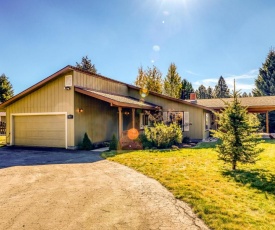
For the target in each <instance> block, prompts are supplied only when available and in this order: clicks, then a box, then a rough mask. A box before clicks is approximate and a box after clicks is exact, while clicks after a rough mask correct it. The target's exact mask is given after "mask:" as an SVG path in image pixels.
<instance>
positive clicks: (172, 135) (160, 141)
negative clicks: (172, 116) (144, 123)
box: [142, 122, 182, 148]
mask: <svg viewBox="0 0 275 230" xmlns="http://www.w3.org/2000/svg"><path fill="white" fill-rule="evenodd" d="M144 133H145V136H146V139H147V142H149V143H152V145H153V146H152V147H157V148H170V147H171V146H172V145H174V144H177V143H181V141H182V131H181V128H180V126H179V125H177V124H176V123H172V124H170V125H165V124H164V123H163V122H160V123H155V124H154V126H153V127H145V129H144ZM142 144H143V143H142Z"/></svg>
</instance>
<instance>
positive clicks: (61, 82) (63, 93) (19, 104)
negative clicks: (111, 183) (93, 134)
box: [6, 72, 75, 146]
mask: <svg viewBox="0 0 275 230" xmlns="http://www.w3.org/2000/svg"><path fill="white" fill-rule="evenodd" d="M68 74H71V75H73V72H71V73H67V74H66V75H68ZM66 75H61V76H60V77H57V78H56V79H55V80H53V81H50V82H48V83H47V84H46V85H44V86H43V87H42V88H39V89H37V90H36V91H34V92H32V93H30V94H28V95H26V96H25V97H23V98H21V99H20V100H18V101H16V102H14V103H12V104H11V105H9V106H8V107H7V110H6V112H7V143H8V144H9V143H11V140H10V137H11V136H12V135H13V133H12V131H13V130H11V118H10V115H11V114H17V113H26V114H29V113H51V112H62V113H67V114H72V115H74V89H73V87H72V88H71V89H70V90H65V89H64V86H65V76H66ZM67 130H68V132H67V135H68V136H67V141H68V146H75V143H74V121H73V119H72V120H68V121H67Z"/></svg>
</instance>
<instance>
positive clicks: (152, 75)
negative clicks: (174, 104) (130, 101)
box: [135, 66, 163, 93]
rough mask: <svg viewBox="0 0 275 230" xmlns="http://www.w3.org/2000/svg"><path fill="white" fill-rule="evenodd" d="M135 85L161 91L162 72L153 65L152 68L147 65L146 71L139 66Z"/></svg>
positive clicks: (157, 91)
mask: <svg viewBox="0 0 275 230" xmlns="http://www.w3.org/2000/svg"><path fill="white" fill-rule="evenodd" d="M135 85H136V86H139V87H141V88H146V89H148V90H149V91H153V92H156V93H162V88H163V83H162V73H161V72H160V71H159V70H158V69H157V67H155V66H153V68H150V67H148V68H147V70H146V71H143V69H142V67H140V68H139V69H138V76H137V78H136V81H135Z"/></svg>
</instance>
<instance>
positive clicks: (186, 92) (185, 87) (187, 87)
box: [180, 79, 194, 100]
mask: <svg viewBox="0 0 275 230" xmlns="http://www.w3.org/2000/svg"><path fill="white" fill-rule="evenodd" d="M190 93H194V89H193V86H192V83H191V82H189V81H187V80H186V79H183V80H182V82H181V96H180V98H181V99H183V100H189V99H190Z"/></svg>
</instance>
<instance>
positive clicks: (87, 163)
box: [0, 148, 208, 230]
mask: <svg viewBox="0 0 275 230" xmlns="http://www.w3.org/2000/svg"><path fill="white" fill-rule="evenodd" d="M0 185H1V189H0V216H1V218H0V229H34V230H35V229H99V230H100V229H102V230H105V229H188V230H190V229H208V228H207V227H206V226H205V225H204V223H203V222H202V221H201V220H200V219H198V218H197V217H196V216H195V215H194V214H193V213H192V211H191V209H190V208H189V207H188V206H187V205H186V204H185V203H183V202H181V201H178V200H176V199H175V198H174V197H173V196H172V194H171V193H170V192H168V191H167V190H166V189H165V188H164V187H163V186H161V185H160V184H159V183H158V182H157V181H155V180H153V179H150V178H148V177H146V176H144V175H142V174H140V173H138V172H136V171H134V170H132V169H130V168H128V167H125V166H123V165H120V164H117V163H114V162H110V161H107V160H103V159H102V158H100V156H99V153H97V152H84V151H67V150H57V149H50V150H49V149H44V150H43V149H18V148H12V149H11V148H1V149H0Z"/></svg>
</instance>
